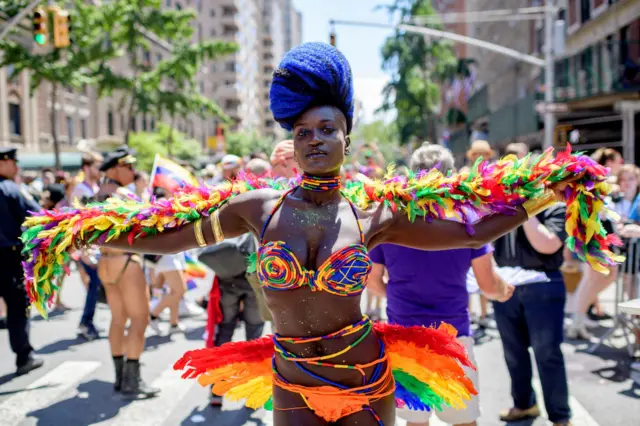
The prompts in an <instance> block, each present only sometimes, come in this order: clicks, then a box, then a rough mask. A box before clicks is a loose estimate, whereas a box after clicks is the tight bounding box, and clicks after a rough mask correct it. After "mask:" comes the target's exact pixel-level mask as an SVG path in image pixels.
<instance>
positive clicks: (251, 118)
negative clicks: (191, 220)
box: [0, 0, 301, 167]
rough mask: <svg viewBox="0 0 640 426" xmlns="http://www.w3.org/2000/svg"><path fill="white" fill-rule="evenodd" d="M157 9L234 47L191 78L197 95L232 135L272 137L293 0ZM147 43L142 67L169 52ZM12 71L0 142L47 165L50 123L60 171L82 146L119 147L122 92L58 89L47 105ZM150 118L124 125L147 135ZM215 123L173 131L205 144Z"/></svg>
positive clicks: (172, 0)
mask: <svg viewBox="0 0 640 426" xmlns="http://www.w3.org/2000/svg"><path fill="white" fill-rule="evenodd" d="M162 7H164V8H172V9H186V8H194V9H195V10H196V19H194V22H193V25H194V35H193V41H194V42H197V41H203V40H207V39H212V38H216V39H222V40H225V41H233V42H235V43H237V44H238V46H239V50H238V51H237V52H236V53H235V54H233V55H228V56H225V57H223V58H219V59H218V60H216V61H210V62H209V63H205V64H203V66H202V67H201V69H200V70H199V72H198V75H197V84H198V86H199V88H200V92H201V93H202V94H203V95H204V96H206V97H209V98H211V99H213V100H214V101H216V102H217V103H218V104H219V105H220V106H221V107H222V108H223V110H224V111H225V113H226V114H227V115H228V116H229V117H231V119H232V120H233V125H232V126H231V129H232V130H241V131H253V130H255V131H258V132H260V133H262V134H267V135H270V136H273V137H275V136H277V130H278V129H279V127H278V126H276V125H275V123H273V118H272V117H271V113H270V111H269V110H268V84H270V78H271V73H272V72H273V68H274V67H275V65H276V64H277V62H278V61H279V60H280V59H281V57H282V55H283V54H284V52H285V51H286V50H288V49H289V48H290V46H294V45H297V44H299V43H300V41H301V15H300V13H299V12H298V11H296V10H295V9H294V8H293V4H292V1H291V0H288V1H284V0H163V3H162ZM265 12H266V16H265ZM267 24H268V25H267ZM1 26H2V23H1V22H0V27H1ZM18 37H20V41H21V42H23V43H25V44H30V43H32V41H31V34H30V31H29V29H28V27H27V26H25V28H24V31H23V33H22V34H20V35H19V36H18ZM149 42H150V43H149V49H148V50H143V49H140V51H139V52H137V55H139V56H138V58H139V59H140V58H142V61H143V62H144V63H145V64H147V65H148V66H154V65H155V64H156V63H158V62H159V61H161V60H162V59H163V58H166V57H167V56H168V55H170V49H171V46H169V45H166V44H165V43H163V42H161V41H158V40H154V39H153V38H150V39H149ZM269 55H271V56H269ZM265 58H266V59H265ZM114 66H116V67H117V68H118V69H119V70H122V72H129V71H130V67H129V61H128V59H127V58H126V57H122V58H119V59H117V60H116V61H115V62H114ZM12 73H13V71H12V69H7V68H5V69H0V144H14V145H16V146H19V147H20V148H21V151H22V152H25V153H42V154H43V155H40V156H35V157H37V161H40V162H45V163H46V164H45V165H48V164H52V163H53V160H52V156H50V155H48V153H50V152H51V151H52V150H53V147H52V143H51V140H52V138H51V127H52V124H53V123H55V125H56V127H57V130H58V135H59V141H60V144H61V150H62V151H63V152H68V153H69V154H65V155H63V158H62V160H63V166H67V167H71V166H73V165H75V164H76V163H78V164H79V154H78V150H79V149H81V148H84V147H97V148H98V149H107V148H108V147H110V146H114V145H118V144H120V143H122V142H123V140H124V139H123V138H124V133H125V131H126V127H127V126H126V125H127V123H126V99H123V98H122V97H121V95H114V96H112V97H104V98H98V97H97V93H96V91H95V89H94V88H92V87H87V88H83V89H82V90H79V91H77V90H72V89H70V88H67V87H61V88H59V90H58V91H57V97H56V102H55V105H52V103H51V89H52V88H51V87H50V86H49V85H48V84H47V83H43V84H42V85H41V86H40V87H39V88H38V90H37V91H36V92H35V94H34V96H33V97H29V96H28V87H29V79H30V77H29V72H27V71H25V72H22V73H21V74H20V76H14V77H16V78H14V79H10V78H9V76H10V75H11V74H12ZM265 88H266V90H267V92H266V93H267V97H266V98H265V95H264V93H265ZM52 108H53V111H54V112H53V117H52ZM52 120H53V123H52ZM156 121H157V120H156V119H155V118H153V117H151V116H143V115H139V116H136V117H134V118H133V120H132V121H131V123H130V128H131V129H132V131H151V130H153V129H154V128H155V127H156V125H157V123H156ZM217 124H218V123H217V121H216V119H215V118H207V119H204V120H203V119H201V118H200V117H198V116H193V117H187V118H184V119H180V120H178V121H177V122H176V123H175V126H176V128H177V129H178V130H180V131H182V132H184V133H186V134H187V135H189V136H190V137H192V138H194V139H196V140H198V141H200V142H201V143H202V145H203V147H206V144H207V141H208V140H209V136H213V135H215V131H216V126H217ZM218 148H221V147H218ZM44 154H47V155H44ZM34 161H36V160H34ZM37 161H36V162H37ZM39 165H40V164H39V163H38V164H37V165H36V164H35V163H34V164H33V166H34V167H35V166H39Z"/></svg>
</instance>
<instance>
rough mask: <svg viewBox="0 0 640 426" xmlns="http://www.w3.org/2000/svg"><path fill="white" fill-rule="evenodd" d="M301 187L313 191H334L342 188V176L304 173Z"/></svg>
mask: <svg viewBox="0 0 640 426" xmlns="http://www.w3.org/2000/svg"><path fill="white" fill-rule="evenodd" d="M300 187H301V188H303V189H306V190H309V191H313V192H323V191H332V190H334V189H338V188H340V176H331V177H319V176H310V175H308V174H303V175H302V179H301V181H300Z"/></svg>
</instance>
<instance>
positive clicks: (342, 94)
mask: <svg viewBox="0 0 640 426" xmlns="http://www.w3.org/2000/svg"><path fill="white" fill-rule="evenodd" d="M269 100H270V102H271V112H272V113H273V117H274V118H275V120H276V121H277V122H278V123H280V126H282V128H284V129H285V130H292V129H293V123H294V122H295V121H296V120H297V119H298V117H300V116H301V115H302V113H304V112H305V111H306V110H308V109H309V108H312V107H315V106H325V105H330V106H334V107H336V108H338V109H339V110H340V111H342V113H343V114H344V116H345V117H346V118H347V133H350V132H351V126H352V124H353V78H352V76H351V67H350V66H349V62H347V58H345V57H344V55H343V54H342V53H340V52H339V51H338V49H336V48H335V47H333V46H331V45H329V44H325V43H317V42H315V43H305V44H302V45H300V46H298V47H295V48H293V49H291V50H290V51H289V52H287V54H286V55H285V56H284V58H283V59H282V62H280V65H279V66H278V68H277V69H276V70H275V71H274V73H273V82H272V83H271V92H270V93H269Z"/></svg>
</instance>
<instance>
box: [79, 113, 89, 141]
mask: <svg viewBox="0 0 640 426" xmlns="http://www.w3.org/2000/svg"><path fill="white" fill-rule="evenodd" d="M80 137H81V138H82V139H86V138H87V119H86V118H81V119H80Z"/></svg>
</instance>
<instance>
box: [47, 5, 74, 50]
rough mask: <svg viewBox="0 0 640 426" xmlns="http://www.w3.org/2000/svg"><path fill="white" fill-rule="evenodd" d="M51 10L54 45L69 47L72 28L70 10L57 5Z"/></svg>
mask: <svg viewBox="0 0 640 426" xmlns="http://www.w3.org/2000/svg"><path fill="white" fill-rule="evenodd" d="M49 10H51V13H52V15H53V45H54V46H55V47H58V48H60V47H69V44H70V43H69V31H70V30H71V26H70V21H71V19H70V17H69V12H67V11H66V10H62V9H60V8H58V7H56V6H53V7H51V8H50V9H49Z"/></svg>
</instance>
